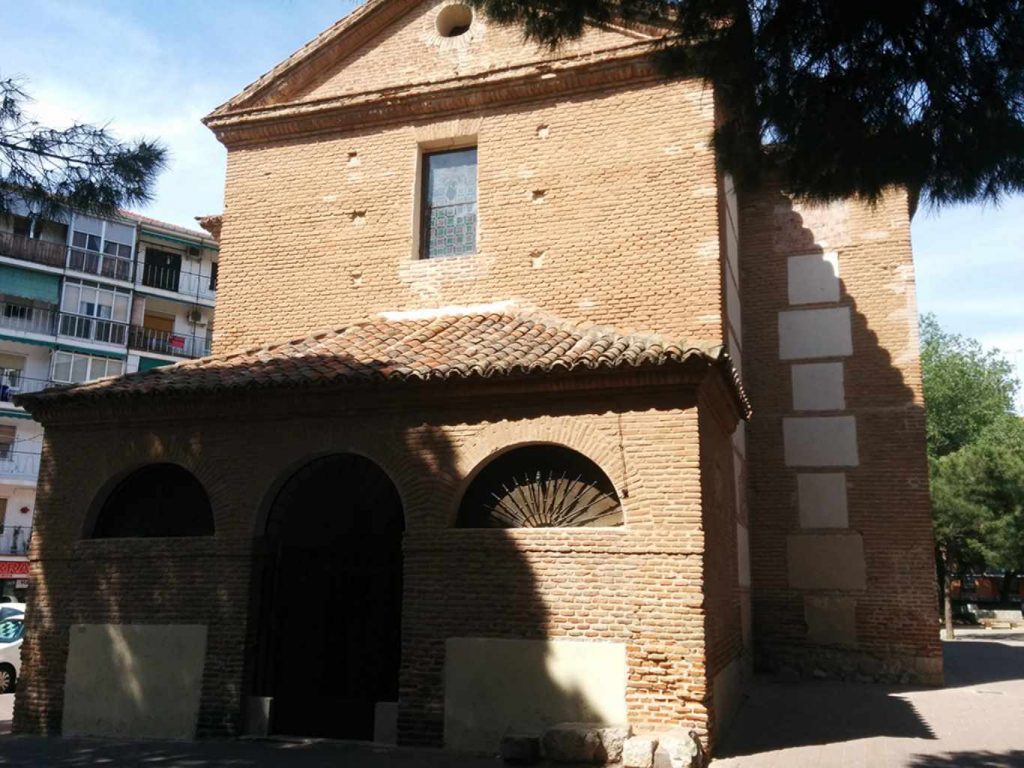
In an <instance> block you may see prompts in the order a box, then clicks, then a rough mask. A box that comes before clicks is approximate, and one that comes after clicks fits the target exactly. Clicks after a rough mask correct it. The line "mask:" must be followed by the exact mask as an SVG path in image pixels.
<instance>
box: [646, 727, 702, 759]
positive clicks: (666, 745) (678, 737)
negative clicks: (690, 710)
mask: <svg viewBox="0 0 1024 768" xmlns="http://www.w3.org/2000/svg"><path fill="white" fill-rule="evenodd" d="M706 765H707V754H706V753H705V752H704V747H703V745H702V744H701V743H700V738H699V737H698V736H697V734H696V732H694V731H685V730H683V729H682V728H675V729H673V730H671V731H666V732H665V733H662V734H659V735H658V747H657V749H655V751H654V768H704V766H706Z"/></svg>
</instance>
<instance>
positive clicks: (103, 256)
mask: <svg viewBox="0 0 1024 768" xmlns="http://www.w3.org/2000/svg"><path fill="white" fill-rule="evenodd" d="M68 269H73V270H75V271H76V272H87V273H88V274H90V275H99V276H101V277H108V278H111V279H113V280H125V281H129V282H130V281H131V279H132V260H131V259H130V258H123V257H121V256H112V255H110V254H109V253H100V252H99V251H87V250H85V249H84V248H68Z"/></svg>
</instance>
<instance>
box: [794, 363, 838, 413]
mask: <svg viewBox="0 0 1024 768" xmlns="http://www.w3.org/2000/svg"><path fill="white" fill-rule="evenodd" d="M790 371H791V372H792V377H793V410H795V411H841V410H843V409H844V408H845V407H846V392H845V389H844V384H843V364H842V363H803V364H800V365H793V366H790Z"/></svg>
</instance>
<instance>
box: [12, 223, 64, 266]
mask: <svg viewBox="0 0 1024 768" xmlns="http://www.w3.org/2000/svg"><path fill="white" fill-rule="evenodd" d="M65 249H66V246H65V245H63V244H62V243H48V242H46V241H45V240H33V239H31V238H28V237H23V236H22V235H15V234H12V233H10V232H0V256H7V257H8V258H11V259H19V260H21V261H31V262H33V263H35V264H44V265H46V266H48V267H57V268H58V269H60V268H62V267H63V266H64V254H65Z"/></svg>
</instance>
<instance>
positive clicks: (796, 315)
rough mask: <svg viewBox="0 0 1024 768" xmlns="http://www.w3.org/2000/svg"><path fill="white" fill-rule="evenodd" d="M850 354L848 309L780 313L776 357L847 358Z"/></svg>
mask: <svg viewBox="0 0 1024 768" xmlns="http://www.w3.org/2000/svg"><path fill="white" fill-rule="evenodd" d="M852 354H853V335H852V333H851V331H850V308H849V307H834V308H830V309H790V310H786V311H785V312H779V358H780V359H782V360H801V359H807V358H814V357H847V356H849V355H852Z"/></svg>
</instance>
